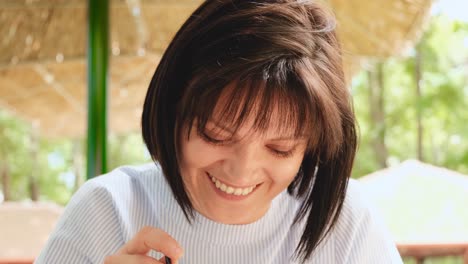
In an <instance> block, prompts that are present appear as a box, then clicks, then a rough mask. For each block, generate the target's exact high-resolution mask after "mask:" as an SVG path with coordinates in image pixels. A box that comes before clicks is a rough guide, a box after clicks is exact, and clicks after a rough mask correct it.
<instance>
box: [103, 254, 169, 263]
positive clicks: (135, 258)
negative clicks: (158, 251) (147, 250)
mask: <svg viewBox="0 0 468 264" xmlns="http://www.w3.org/2000/svg"><path fill="white" fill-rule="evenodd" d="M132 263H134V264H164V262H161V261H158V260H156V259H154V258H152V257H149V256H145V255H113V256H109V257H106V259H105V260H104V264H132Z"/></svg>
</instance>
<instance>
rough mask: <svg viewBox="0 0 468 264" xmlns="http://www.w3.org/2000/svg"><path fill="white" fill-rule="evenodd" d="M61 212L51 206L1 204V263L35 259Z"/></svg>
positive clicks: (17, 203) (28, 203)
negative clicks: (3, 261) (9, 260)
mask: <svg viewBox="0 0 468 264" xmlns="http://www.w3.org/2000/svg"><path fill="white" fill-rule="evenodd" d="M62 212H63V208H62V207H60V206H58V205H56V204H52V203H44V202H41V203H36V202H4V203H0V234H2V235H1V237H2V239H0V262H1V260H2V259H11V260H12V259H34V258H35V257H37V256H38V255H39V253H40V251H41V250H42V248H43V247H44V245H45V243H46V241H47V239H48V237H49V235H50V233H51V232H52V230H53V228H54V227H55V224H56V223H57V220H58V219H59V217H60V215H61V214H62ZM4 238H8V239H4Z"/></svg>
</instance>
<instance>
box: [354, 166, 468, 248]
mask: <svg viewBox="0 0 468 264" xmlns="http://www.w3.org/2000/svg"><path fill="white" fill-rule="evenodd" d="M359 180H360V181H361V183H362V185H364V190H365V192H366V194H367V196H368V197H369V198H370V200H372V202H373V203H374V204H375V205H376V207H377V209H378V211H380V213H381V214H382V217H383V219H384V221H385V222H386V224H387V225H388V227H389V228H390V231H391V233H392V235H393V236H394V238H395V240H396V241H397V242H398V243H402V244H421V243H423V244H428V243H432V244H440V243H451V244H453V243H465V244H466V245H467V247H468V175H463V174H460V173H457V172H454V171H450V170H448V169H445V168H440V167H436V166H432V165H429V164H425V163H422V162H419V161H416V160H408V161H405V162H403V163H401V164H400V165H398V166H395V167H391V168H388V169H384V170H381V171H377V172H375V173H372V174H370V175H367V176H364V177H362V178H360V179H359Z"/></svg>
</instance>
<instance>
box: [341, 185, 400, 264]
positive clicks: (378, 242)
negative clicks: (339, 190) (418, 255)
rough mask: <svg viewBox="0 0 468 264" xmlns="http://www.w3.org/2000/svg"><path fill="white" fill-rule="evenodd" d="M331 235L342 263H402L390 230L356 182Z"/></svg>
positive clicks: (350, 188)
mask: <svg viewBox="0 0 468 264" xmlns="http://www.w3.org/2000/svg"><path fill="white" fill-rule="evenodd" d="M332 234H333V235H332V236H333V240H334V241H335V248H336V250H337V252H338V255H339V256H340V258H341V261H343V263H344V262H346V263H402V262H401V258H400V256H399V254H398V251H397V249H396V246H395V242H394V240H393V238H392V237H391V235H390V233H389V232H388V230H387V227H386V226H385V224H384V222H383V221H382V219H381V218H380V216H379V215H378V214H377V212H376V210H375V209H374V206H373V205H372V203H371V201H369V199H368V198H367V196H366V195H365V192H364V190H363V188H362V186H361V185H360V183H359V182H358V181H356V180H354V179H350V180H349V183H348V189H347V192H346V197H345V201H344V203H343V207H342V210H341V213H340V216H339V218H338V221H337V223H336V225H335V226H334V228H333V229H332Z"/></svg>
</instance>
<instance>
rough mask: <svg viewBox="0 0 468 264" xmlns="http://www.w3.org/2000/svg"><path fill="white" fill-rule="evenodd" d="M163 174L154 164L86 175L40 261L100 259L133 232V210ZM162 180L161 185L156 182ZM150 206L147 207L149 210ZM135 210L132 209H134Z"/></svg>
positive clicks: (139, 204)
mask: <svg viewBox="0 0 468 264" xmlns="http://www.w3.org/2000/svg"><path fill="white" fill-rule="evenodd" d="M163 178H164V177H163V176H162V175H161V173H160V170H159V168H158V166H157V165H155V164H147V165H143V166H125V167H120V168H117V169H115V170H113V171H111V172H109V173H107V174H104V175H102V176H98V177H95V178H93V179H91V180H88V181H87V182H85V184H83V186H81V188H80V189H79V190H78V191H77V192H76V193H75V194H74V195H73V197H72V198H71V200H70V201H69V203H68V204H67V206H66V208H65V210H64V212H63V214H62V216H61V218H60V220H59V222H58V223H57V225H56V227H55V230H54V232H52V234H51V235H50V237H49V240H48V242H47V244H46V246H45V247H44V249H43V251H42V252H41V255H40V256H39V258H38V260H37V262H36V263H61V261H60V260H62V259H63V258H64V257H66V258H67V259H68V260H72V261H70V262H69V263H72V262H73V263H89V262H91V263H102V261H103V258H104V257H105V256H106V255H109V254H112V253H113V252H115V251H117V250H118V249H119V248H120V247H121V246H122V245H123V244H124V243H125V241H126V237H127V236H128V233H132V232H133V227H134V224H133V222H134V219H133V218H132V217H133V216H138V213H134V211H135V210H139V208H142V204H145V205H148V206H147V207H148V208H152V204H151V203H150V202H148V201H150V200H149V199H154V198H153V196H151V195H149V193H150V192H152V191H153V189H155V188H162V187H161V186H163V185H162V184H160V183H161V181H163V180H162V179H163ZM158 183H159V184H158ZM146 209H147V208H144V209H143V211H145V212H146ZM132 210H133V211H132Z"/></svg>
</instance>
